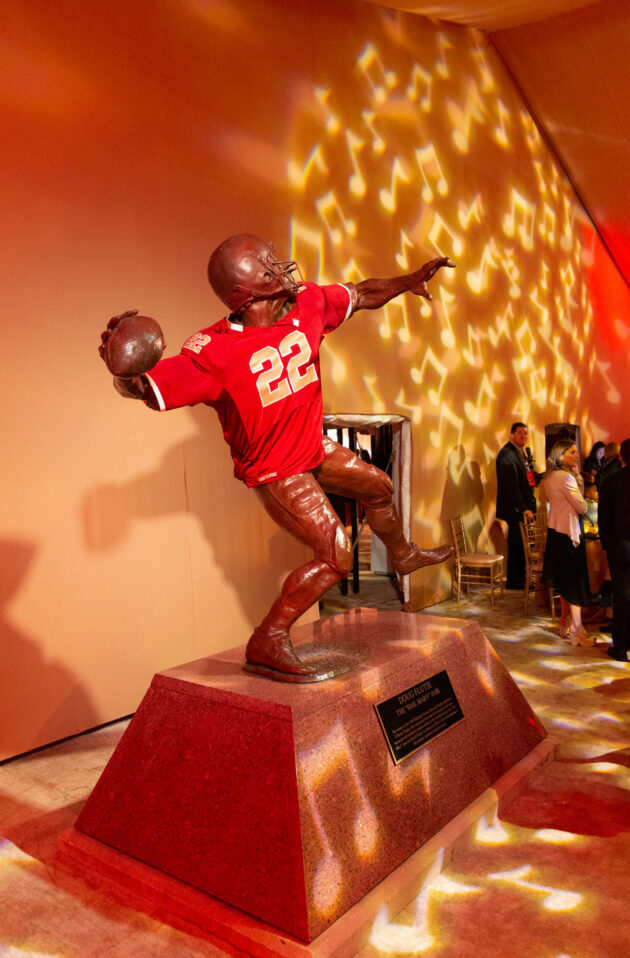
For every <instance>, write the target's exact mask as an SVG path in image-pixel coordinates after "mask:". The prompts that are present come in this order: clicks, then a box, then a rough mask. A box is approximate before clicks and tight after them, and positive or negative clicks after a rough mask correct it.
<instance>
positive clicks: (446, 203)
mask: <svg viewBox="0 0 630 958" xmlns="http://www.w3.org/2000/svg"><path fill="white" fill-rule="evenodd" d="M377 16H379V17H380V19H381V22H382V24H383V29H382V30H381V31H380V32H377V31H376V32H374V34H373V35H372V36H370V37H368V38H367V40H366V38H365V37H364V38H363V40H362V42H361V45H358V46H357V47H356V48H355V51H354V61H350V62H349V66H348V69H347V70H346V72H345V74H344V81H343V85H342V86H340V85H335V81H334V77H332V76H330V77H327V76H321V77H319V78H318V86H317V88H316V94H315V96H314V104H310V105H306V106H305V107H304V120H302V119H301V117H300V115H299V111H298V117H297V121H296V123H295V124H294V127H293V129H294V134H293V139H292V143H291V160H290V165H289V178H290V188H291V191H292V208H293V215H292V221H291V234H292V235H291V247H292V255H293V256H295V257H296V258H297V260H298V261H299V262H300V263H301V265H302V267H303V269H304V270H305V274H306V276H307V278H311V279H314V280H316V281H322V280H323V281H327V282H333V281H337V280H339V279H340V278H345V279H349V278H350V272H351V273H352V281H353V282H357V281H360V280H361V279H365V278H367V277H370V276H388V275H394V274H396V273H398V272H401V271H410V270H412V269H413V268H414V267H415V266H419V265H421V264H422V263H423V262H425V261H426V260H428V259H431V258H433V257H435V256H449V257H450V258H451V259H452V260H453V261H454V262H455V263H456V269H455V270H452V271H450V270H448V271H447V270H442V271H441V272H440V273H439V275H438V276H437V277H436V278H435V280H434V281H433V282H432V283H431V284H430V291H431V293H432V296H433V300H432V302H431V303H429V302H427V301H426V300H424V299H422V298H418V299H412V298H411V297H410V296H406V297H405V303H404V307H403V308H392V307H388V308H387V309H384V310H382V311H381V312H380V314H379V313H374V314H367V313H359V314H357V316H356V317H354V318H352V319H351V320H350V321H349V322H348V323H346V324H345V325H344V327H343V329H341V330H339V331H338V332H336V333H335V335H334V341H333V337H332V336H331V337H328V339H327V340H326V342H325V344H324V347H323V349H322V377H323V381H324V383H326V382H327V381H329V380H330V379H331V378H333V377H332V373H333V366H334V370H335V377H334V389H333V390H332V391H331V390H329V389H326V388H325V390H324V396H325V401H326V403H327V409H329V410H330V411H338V410H341V409H344V410H352V411H355V412H362V413H368V414H374V413H382V412H391V413H401V414H404V415H406V416H408V417H409V419H410V420H411V421H412V424H413V428H414V433H413V444H414V450H415V458H414V467H413V468H414V476H413V480H412V481H413V486H414V488H415V489H418V490H419V489H422V502H423V506H424V508H428V509H429V510H435V512H436V513H437V514H439V510H440V507H441V506H440V504H441V498H442V491H443V483H444V474H443V471H442V470H441V464H443V463H445V462H446V459H447V457H448V454H449V451H450V450H451V449H452V448H453V447H454V445H455V444H460V443H461V444H463V445H464V447H465V449H466V451H467V454H468V456H469V457H470V458H471V459H473V460H476V461H479V462H481V463H482V464H483V465H482V469H484V470H486V472H485V475H484V477H483V478H484V479H486V481H487V484H488V488H489V492H488V493H487V499H486V500H485V502H484V503H483V505H482V504H480V507H481V508H482V510H485V511H487V513H488V514H489V513H490V512H491V509H492V497H493V486H492V484H493V482H494V473H493V457H489V456H488V455H486V452H485V450H492V449H494V450H495V454H496V451H498V449H499V447H500V446H501V445H502V444H503V442H504V441H505V439H506V437H507V431H508V428H509V424H510V423H511V422H512V421H515V420H518V419H526V420H528V423H529V426H530V437H531V439H532V445H533V446H534V452H535V454H536V456H537V459H538V465H539V467H541V468H542V465H543V459H544V452H543V427H544V425H545V424H546V423H549V422H557V421H571V422H577V423H579V424H580V425H581V427H582V441H583V443H584V444H585V445H588V444H589V442H590V441H591V437H593V429H594V428H595V424H596V423H605V422H606V421H607V420H608V419H609V418H610V417H611V416H614V417H617V418H618V417H619V416H620V414H621V410H620V408H619V407H620V404H621V397H622V394H623V387H622V385H621V383H616V382H615V381H614V377H612V376H611V374H610V371H609V370H610V368H611V367H610V363H609V358H608V356H607V354H605V353H602V352H601V350H600V349H598V350H597V358H598V362H597V363H593V362H592V361H591V359H590V358H589V350H588V341H589V340H593V341H595V342H598V340H599V337H600V335H601V334H602V333H604V332H605V335H606V336H607V337H608V339H607V341H609V340H610V337H611V336H613V335H615V336H616V337H617V342H619V343H620V344H621V343H622V341H623V342H627V338H624V336H625V337H627V336H628V335H629V334H628V333H627V328H628V322H627V315H630V294H628V291H627V290H626V289H625V287H623V291H622V290H621V288H620V286H619V284H621V286H623V284H622V283H621V280H619V278H618V277H617V280H616V282H618V285H617V286H615V290H617V292H616V293H615V295H616V297H617V298H616V300H615V302H616V303H617V304H618V311H617V313H616V314H615V316H614V317H612V318H610V319H607V320H606V328H605V330H603V328H602V325H601V324H602V314H601V311H598V310H597V309H596V308H595V304H594V302H593V298H592V294H591V288H592V285H593V277H594V275H596V271H600V270H601V269H602V266H601V263H602V256H603V255H604V254H603V253H601V252H600V245H599V241H598V239H597V236H596V235H595V233H594V230H593V227H592V225H591V224H590V222H589V221H588V218H587V217H586V215H585V214H584V212H583V210H582V209H581V208H580V206H579V203H578V201H577V198H576V197H575V195H574V193H573V191H572V189H571V186H570V184H569V183H568V181H567V180H566V179H565V177H564V175H563V174H562V172H561V171H559V170H558V169H557V167H556V166H555V164H554V161H553V158H552V157H551V155H550V154H549V152H548V151H547V148H546V146H545V144H544V142H543V140H542V138H541V137H540V135H539V133H538V130H537V128H536V126H535V124H534V122H533V121H532V119H531V117H530V116H529V115H528V114H527V113H526V111H525V110H524V108H523V105H522V102H521V100H520V98H519V96H518V94H517V93H516V91H515V90H514V88H513V87H512V85H511V83H510V81H509V79H508V78H507V77H506V75H505V74H504V72H503V68H502V65H501V64H500V62H499V61H498V59H497V57H496V56H495V54H494V51H493V50H492V48H491V47H488V46H487V45H486V43H485V42H484V40H483V38H481V37H479V36H478V35H477V34H475V33H474V32H472V31H471V32H468V33H467V32H466V31H455V32H453V31H451V30H449V29H448V28H445V27H444V26H440V27H438V26H436V25H434V24H432V23H430V22H429V21H426V20H424V19H423V18H421V17H415V18H407V19H405V21H404V29H403V26H402V20H401V21H400V24H399V23H398V20H399V19H400V18H402V17H404V15H403V14H393V13H392V12H391V11H390V12H388V13H387V14H385V13H383V12H381V13H380V14H377ZM337 121H338V122H337ZM317 237H319V240H318V239H317ZM350 264H351V266H350ZM603 285H604V284H603V283H601V284H600V285H599V288H600V289H601V288H602V287H603ZM612 285H614V283H613V284H612ZM610 286H611V277H610V271H608V272H607V273H606V288H607V289H608V288H609V287H610ZM606 296H607V298H608V300H610V299H611V294H609V293H607V294H606ZM624 310H625V312H624ZM615 320H616V321H617V326H616V327H615V325H614V322H615ZM615 328H616V329H617V330H618V333H616V332H615ZM600 330H601V331H602V332H601V333H600ZM342 368H343V370H345V373H344V378H341V377H340V370H341V369H342ZM429 371H431V376H432V377H433V378H432V379H431V380H430V381H427V374H428V373H429ZM436 372H437V379H435V374H436ZM571 376H572V377H573V379H571ZM576 377H577V380H578V381H579V384H580V388H579V389H577V388H576ZM594 438H598V437H597V436H595V437H594ZM436 468H437V469H438V470H439V471H438V474H437V475H435V474H429V473H430V472H431V471H432V470H433V471H434V470H435V469H436ZM418 511H419V510H418V509H417V508H415V509H414V515H417V513H418ZM437 514H432V515H430V516H429V517H428V519H427V525H426V526H423V528H424V529H426V530H428V529H431V530H433V531H432V533H431V534H435V536H436V537H438V538H440V537H441V536H443V534H444V533H443V531H441V529H440V523H439V522H436V519H437ZM417 534H418V533H417ZM426 535H427V533H425V536H426ZM425 541H426V544H427V545H428V544H430V543H429V542H428V541H427V540H426V538H425ZM440 574H441V570H432V571H431V572H427V573H426V574H425V578H428V577H430V576H433V577H434V579H435V581H436V582H437V581H439V576H440ZM446 582H447V577H446V576H445V577H444V579H443V586H445V585H446ZM412 587H413V579H412Z"/></svg>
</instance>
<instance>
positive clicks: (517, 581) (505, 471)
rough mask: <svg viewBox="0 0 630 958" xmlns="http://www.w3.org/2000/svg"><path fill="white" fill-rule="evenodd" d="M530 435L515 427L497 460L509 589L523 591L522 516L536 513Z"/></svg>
mask: <svg viewBox="0 0 630 958" xmlns="http://www.w3.org/2000/svg"><path fill="white" fill-rule="evenodd" d="M528 435H529V430H528V428H527V425H526V423H524V422H515V423H512V427H511V429H510V441H509V442H506V444H505V445H504V446H503V448H502V449H501V451H500V452H499V455H498V456H497V519H504V520H505V522H507V524H508V542H507V545H508V554H507V581H506V588H507V589H522V588H523V586H524V584H525V553H524V552H523V540H522V539H521V530H520V525H519V524H520V523H521V522H522V521H523V516H529V517H531V516H532V515H533V514H534V513H535V512H536V499H535V497H534V486H535V484H536V480H535V478H534V473H533V472H532V471H531V469H529V468H528V464H527V460H526V456H525V446H526V445H527V437H528Z"/></svg>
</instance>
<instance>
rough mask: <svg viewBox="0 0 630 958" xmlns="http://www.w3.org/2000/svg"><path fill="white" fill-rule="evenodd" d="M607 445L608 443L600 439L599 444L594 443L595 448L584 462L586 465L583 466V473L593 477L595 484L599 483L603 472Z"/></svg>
mask: <svg viewBox="0 0 630 958" xmlns="http://www.w3.org/2000/svg"><path fill="white" fill-rule="evenodd" d="M605 445H606V443H604V442H602V441H601V439H598V440H597V442H594V443H593V448H592V449H591V451H590V452H589V454H588V456H587V457H586V459H585V460H584V465H583V466H582V472H583V473H589V475H590V476H592V478H593V482H594V483H597V480H598V479H599V474H600V472H601V471H602V464H603V462H604V446H605Z"/></svg>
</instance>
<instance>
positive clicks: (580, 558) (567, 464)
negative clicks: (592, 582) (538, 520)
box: [543, 439, 596, 646]
mask: <svg viewBox="0 0 630 958" xmlns="http://www.w3.org/2000/svg"><path fill="white" fill-rule="evenodd" d="M581 484H582V477H581V476H580V473H579V455H578V451H577V448H576V445H575V443H574V442H573V441H572V440H571V439H561V440H560V441H559V442H557V443H556V444H555V446H554V447H553V449H552V450H551V452H550V454H549V457H548V459H547V471H546V473H545V478H544V492H545V496H546V499H547V501H548V503H549V519H548V528H547V544H546V546H545V558H544V563H543V580H544V581H551V582H553V585H554V587H555V588H556V589H557V590H558V592H559V593H560V596H561V598H562V599H563V600H564V601H563V620H564V621H566V618H565V617H564V612H565V603H566V604H567V605H568V610H567V611H568V615H569V620H570V624H569V626H568V629H566V626H565V627H564V629H566V632H565V631H564V629H561V634H562V637H563V638H565V639H566V640H567V641H570V642H571V644H572V645H583V646H592V645H595V642H596V639H595V638H594V637H593V636H592V635H589V633H588V632H587V631H586V630H585V628H584V626H583V625H582V606H584V605H589V604H590V603H591V601H592V596H591V590H590V586H589V581H588V569H587V566H586V544H585V541H584V535H583V532H582V522H581V521H580V520H581V517H582V516H583V515H584V513H585V512H586V501H585V499H584V496H583V495H582V489H583V486H582V485H581Z"/></svg>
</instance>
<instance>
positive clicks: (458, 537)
mask: <svg viewBox="0 0 630 958" xmlns="http://www.w3.org/2000/svg"><path fill="white" fill-rule="evenodd" d="M451 535H452V536H453V545H454V546H455V555H456V557H457V558H458V559H461V558H462V556H465V555H468V553H469V552H470V550H469V548H468V538H467V536H466V530H465V529H464V520H463V519H462V517H461V516H455V517H454V518H453V519H451Z"/></svg>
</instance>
